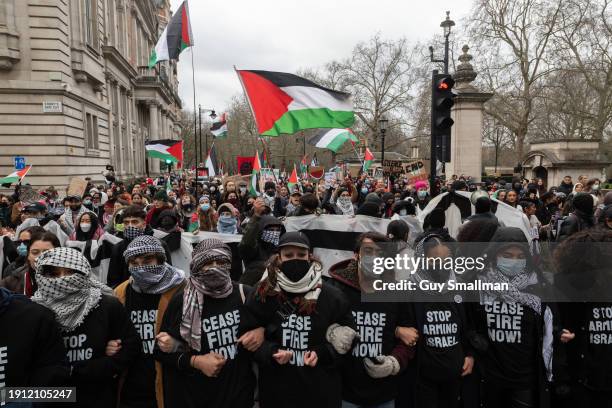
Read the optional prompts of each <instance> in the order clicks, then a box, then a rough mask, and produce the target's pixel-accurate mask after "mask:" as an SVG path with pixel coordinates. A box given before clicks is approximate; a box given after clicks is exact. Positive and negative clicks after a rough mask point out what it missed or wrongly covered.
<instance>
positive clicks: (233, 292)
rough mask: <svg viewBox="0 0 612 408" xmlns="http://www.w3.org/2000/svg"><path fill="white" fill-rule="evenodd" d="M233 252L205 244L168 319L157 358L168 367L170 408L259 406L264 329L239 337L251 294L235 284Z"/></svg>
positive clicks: (197, 250)
mask: <svg viewBox="0 0 612 408" xmlns="http://www.w3.org/2000/svg"><path fill="white" fill-rule="evenodd" d="M230 262H231V251H230V249H229V247H228V246H227V245H225V244H224V243H222V242H221V241H219V240H216V239H205V240H203V241H202V242H200V243H199V244H198V245H197V246H196V247H195V249H194V251H193V258H192V261H191V264H190V272H191V273H190V277H189V278H188V280H187V284H186V286H185V288H184V290H183V291H182V292H177V294H176V295H175V296H174V297H173V299H172V300H171V301H170V304H169V305H168V309H167V311H166V314H165V315H164V319H163V323H162V327H161V332H160V333H159V335H158V336H157V346H156V350H155V358H156V359H157V360H158V361H160V362H161V363H162V366H163V378H164V406H165V407H167V408H172V407H177V408H178V407H196V406H206V407H218V408H225V407H236V408H242V407H244V408H247V407H249V408H250V407H252V406H253V394H254V388H255V376H254V374H253V372H252V370H251V365H252V361H251V355H250V353H249V352H248V351H249V350H251V351H254V350H255V349H257V348H258V347H259V345H260V344H261V342H262V341H263V329H260V328H257V327H254V328H253V329H255V330H254V331H252V332H250V333H245V334H244V335H243V336H241V337H238V328H239V325H240V324H241V321H242V318H243V315H244V302H245V300H246V297H248V296H249V294H250V293H251V289H250V288H249V287H247V286H243V285H241V284H237V283H233V282H232V280H231V278H230Z"/></svg>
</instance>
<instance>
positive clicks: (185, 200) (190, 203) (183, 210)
mask: <svg viewBox="0 0 612 408" xmlns="http://www.w3.org/2000/svg"><path fill="white" fill-rule="evenodd" d="M196 211H197V208H196V205H195V198H193V196H192V195H191V194H188V193H184V194H183V195H181V199H180V201H179V202H178V204H177V214H178V217H179V226H180V227H181V229H182V230H183V231H189V227H190V225H191V218H192V217H193V214H194V213H195V212H196Z"/></svg>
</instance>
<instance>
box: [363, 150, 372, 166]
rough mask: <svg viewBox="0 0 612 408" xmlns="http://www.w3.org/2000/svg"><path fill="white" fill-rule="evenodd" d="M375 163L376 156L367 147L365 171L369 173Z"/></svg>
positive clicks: (364, 163) (364, 158)
mask: <svg viewBox="0 0 612 408" xmlns="http://www.w3.org/2000/svg"><path fill="white" fill-rule="evenodd" d="M373 162H374V155H373V154H372V152H371V151H370V149H368V148H367V147H366V151H365V155H364V157H363V171H368V169H369V168H370V167H372V163H373Z"/></svg>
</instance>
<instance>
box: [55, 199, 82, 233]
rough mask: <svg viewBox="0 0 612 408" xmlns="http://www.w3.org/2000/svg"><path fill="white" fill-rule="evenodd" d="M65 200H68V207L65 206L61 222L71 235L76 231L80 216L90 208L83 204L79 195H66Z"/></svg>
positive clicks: (66, 231) (65, 230)
mask: <svg viewBox="0 0 612 408" xmlns="http://www.w3.org/2000/svg"><path fill="white" fill-rule="evenodd" d="M65 200H67V201H68V207H65V208H64V214H62V216H61V217H60V218H59V224H60V225H61V226H62V228H63V230H64V232H65V233H66V234H67V235H70V234H72V233H73V232H74V229H75V225H76V222H77V220H78V218H79V216H80V215H81V214H83V213H84V212H86V211H89V210H88V209H87V208H85V207H84V206H83V205H82V202H81V196H79V195H69V196H66V198H65Z"/></svg>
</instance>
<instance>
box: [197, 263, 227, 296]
mask: <svg viewBox="0 0 612 408" xmlns="http://www.w3.org/2000/svg"><path fill="white" fill-rule="evenodd" d="M230 268H231V264H223V265H221V266H217V267H213V268H207V269H205V270H204V271H203V272H201V274H202V277H201V279H202V280H203V281H204V284H205V285H206V289H208V290H210V291H211V292H221V291H224V289H225V288H226V287H227V286H228V285H230V284H231V278H230Z"/></svg>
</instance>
